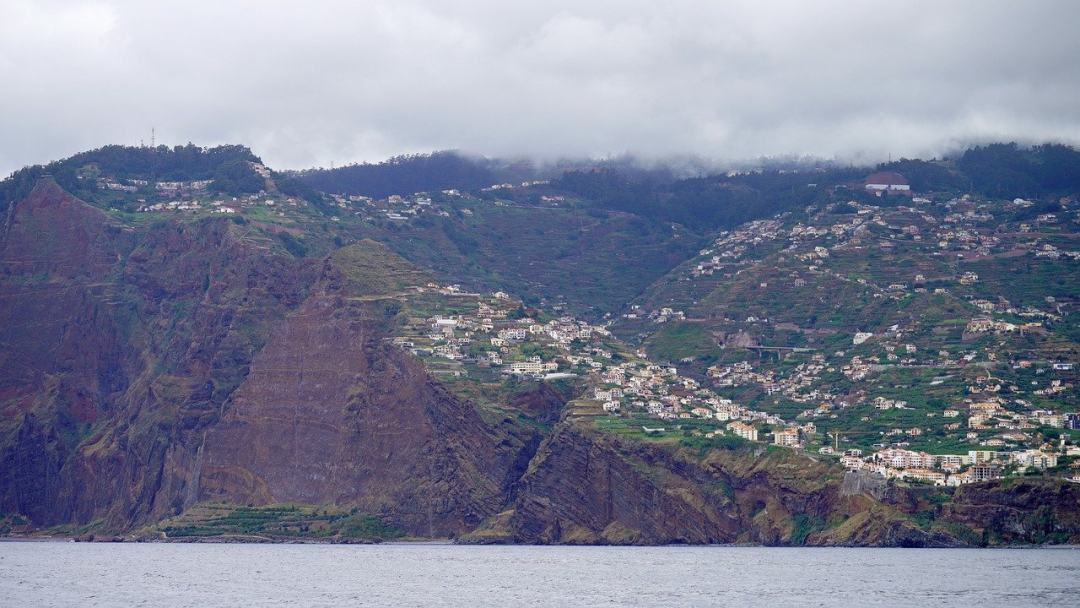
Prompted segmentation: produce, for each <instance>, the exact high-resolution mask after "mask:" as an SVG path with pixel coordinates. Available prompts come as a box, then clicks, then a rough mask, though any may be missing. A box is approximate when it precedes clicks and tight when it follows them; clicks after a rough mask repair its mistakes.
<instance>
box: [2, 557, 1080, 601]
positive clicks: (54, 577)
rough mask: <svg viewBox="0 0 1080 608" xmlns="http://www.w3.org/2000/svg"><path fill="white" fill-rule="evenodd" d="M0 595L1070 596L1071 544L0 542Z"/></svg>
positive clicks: (1074, 569) (1076, 581) (1079, 592)
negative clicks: (1013, 547) (953, 547)
mask: <svg viewBox="0 0 1080 608" xmlns="http://www.w3.org/2000/svg"><path fill="white" fill-rule="evenodd" d="M0 606H3V607H5V608H15V607H21V606H34V607H39V606H125V607H126V606H155V607H165V608H168V607H174V606H198V607H208V606H229V607H232V606H245V607H246V606H394V607H398V606H423V607H425V608H432V607H440V606H467V607H478V606H739V607H749V606H769V607H772V608H775V607H778V606H890V607H896V606H976V607H978V608H992V607H995V606H1018V607H1019V606H1023V607H1027V606H1071V607H1075V606H1080V550H1077V549H1016V550H942V549H938V550H933V549H929V550H920V549H780V548H754V547H656V548H616V547H504V546H497V547H467V546H452V545H381V546H374V545H366V546H360V545H215V544H204V545H195V544H192V545H186V544H82V543H59V542H3V543H0Z"/></svg>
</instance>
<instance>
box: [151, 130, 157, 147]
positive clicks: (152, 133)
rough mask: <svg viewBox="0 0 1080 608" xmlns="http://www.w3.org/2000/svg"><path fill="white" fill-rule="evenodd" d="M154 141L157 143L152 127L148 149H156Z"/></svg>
mask: <svg viewBox="0 0 1080 608" xmlns="http://www.w3.org/2000/svg"><path fill="white" fill-rule="evenodd" d="M156 141H157V137H156V133H155V129H154V127H150V147H151V148H156V147H157V144H156V143H155V142H156Z"/></svg>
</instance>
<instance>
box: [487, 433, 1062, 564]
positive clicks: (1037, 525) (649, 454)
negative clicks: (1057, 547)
mask: <svg viewBox="0 0 1080 608" xmlns="http://www.w3.org/2000/svg"><path fill="white" fill-rule="evenodd" d="M1078 514H1080V487H1077V486H1076V484H1068V483H1064V482H1060V481H1055V480H1042V479H1040V480H1034V479H1032V480H1020V481H1017V482H1015V483H1012V484H1008V483H1006V484H1002V483H999V482H988V483H983V484H976V485H971V486H967V487H964V488H961V489H959V490H957V491H956V493H955V496H954V495H953V494H952V492H951V490H946V489H943V488H902V487H898V486H895V485H890V484H888V483H886V482H885V480H883V479H880V478H874V477H870V476H868V475H863V474H859V473H844V472H843V471H842V470H838V469H837V468H836V467H835V466H834V465H828V464H825V463H821V462H816V461H814V460H812V459H810V458H808V457H806V456H803V455H798V454H795V453H794V452H791V451H789V450H780V449H775V448H773V449H767V448H764V447H760V448H757V449H756V451H751V449H748V448H747V449H713V450H698V449H690V448H686V447H679V446H677V445H656V444H653V445H650V444H641V443H634V442H626V441H622V440H619V439H616V438H614V437H612V436H609V435H604V434H599V433H595V432H592V431H588V430H585V429H582V428H579V427H575V426H574V425H572V424H564V425H562V426H560V427H559V428H558V429H557V430H556V431H555V433H553V434H552V436H551V437H550V438H549V439H548V440H547V441H546V442H545V443H544V444H543V445H542V446H541V447H540V450H539V451H538V452H537V456H536V457H535V459H534V460H533V462H532V463H531V464H530V467H529V470H528V472H527V473H526V474H525V475H524V476H523V477H522V480H521V483H520V486H519V488H518V493H517V499H516V501H515V502H514V503H513V504H512V505H511V509H510V510H508V511H506V512H504V513H502V514H500V515H499V516H498V517H496V518H492V520H490V521H489V522H487V524H486V525H485V526H484V527H482V528H481V530H479V531H478V533H477V534H476V535H474V537H473V538H472V539H471V540H474V541H477V542H492V541H516V542H526V543H570V544H575V543H612V544H669V543H733V542H734V543H761V544H766V545H819V546H888V547H961V546H985V545H996V544H1009V543H1016V542H1028V543H1042V542H1072V543H1076V542H1078V541H1080V521H1078V519H1077V517H1078Z"/></svg>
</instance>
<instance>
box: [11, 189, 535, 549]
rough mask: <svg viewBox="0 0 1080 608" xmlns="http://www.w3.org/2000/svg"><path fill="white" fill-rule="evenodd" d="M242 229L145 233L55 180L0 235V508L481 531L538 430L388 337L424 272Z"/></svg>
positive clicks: (76, 515) (73, 516)
mask: <svg viewBox="0 0 1080 608" xmlns="http://www.w3.org/2000/svg"><path fill="white" fill-rule="evenodd" d="M274 245H275V243H274V241H273V240H272V239H268V238H267V237H266V236H265V235H264V234H262V233H260V231H259V230H257V229H255V228H254V227H252V226H250V225H241V224H236V223H234V222H231V221H229V220H225V219H222V220H214V221H205V220H204V221H201V222H182V221H166V222H160V223H158V224H154V225H149V226H140V227H139V228H138V229H132V228H129V227H124V226H123V225H121V224H120V223H119V222H116V221H113V220H112V219H111V218H110V217H109V216H108V215H107V214H106V213H104V212H102V211H100V210H98V209H96V208H93V207H91V206H89V205H86V204H85V203H83V202H81V201H79V200H77V199H75V198H73V197H71V196H70V195H68V194H66V193H64V192H63V191H62V190H61V189H60V188H59V187H57V186H56V185H55V184H54V183H52V182H48V181H45V182H42V183H41V184H39V185H38V187H37V188H36V189H35V190H34V191H33V193H32V194H31V195H30V196H29V197H28V198H27V199H26V200H24V201H22V202H20V203H19V204H17V205H16V206H15V207H14V208H12V209H11V210H10V213H9V217H8V218H6V221H5V224H4V233H3V241H2V243H0V246H2V247H0V264H2V265H0V268H2V269H3V270H2V272H3V274H2V275H0V280H2V286H0V344H3V345H4V348H2V349H0V362H2V366H0V407H2V410H0V412H2V417H0V512H8V513H19V514H22V515H25V516H27V517H29V518H30V519H31V520H32V521H33V522H34V523H35V524H37V525H54V524H61V523H76V524H86V523H90V522H96V524H97V525H100V526H104V527H106V528H111V529H129V528H131V527H134V526H137V525H139V524H143V523H147V522H153V521H156V520H158V519H161V518H162V517H166V516H170V515H175V514H177V513H179V512H181V511H183V510H184V509H185V508H187V507H189V506H191V505H192V504H194V503H196V502H198V501H200V500H213V501H224V502H229V503H233V504H266V503H272V502H300V503H306V504H334V505H343V506H349V507H356V508H358V509H360V510H361V511H364V512H368V513H374V514H379V515H382V516H384V517H385V519H387V520H389V521H391V522H393V523H394V524H395V525H397V526H399V527H401V528H403V529H404V530H406V531H407V532H410V533H413V534H417V535H430V536H447V535H454V534H458V533H460V532H463V531H466V530H468V529H471V527H473V526H474V525H475V524H476V523H477V522H479V521H481V520H482V519H483V518H485V517H487V516H489V515H491V514H492V513H494V512H496V511H497V510H498V509H499V508H500V507H501V506H502V505H503V504H504V502H505V496H506V494H507V492H508V491H509V485H510V483H511V482H512V481H513V480H515V479H516V478H517V477H518V476H519V475H520V473H521V471H522V470H523V468H524V466H525V464H526V463H527V462H528V458H529V456H530V455H531V450H533V449H535V446H536V444H537V443H538V438H536V437H534V436H533V433H534V432H533V431H523V430H520V429H519V428H518V427H517V426H515V425H513V424H510V423H508V422H507V423H504V424H501V425H497V426H491V425H488V424H485V423H484V422H483V421H482V420H481V419H480V417H479V416H478V415H477V413H476V411H475V409H474V408H473V407H472V406H471V405H469V404H466V403H463V402H462V401H460V400H459V399H456V398H454V397H453V396H452V395H450V394H449V393H448V392H447V391H446V390H445V389H443V388H442V387H441V386H440V385H439V384H438V383H436V382H434V381H433V380H432V379H431V378H430V377H429V376H428V375H427V373H426V372H425V370H424V368H423V366H422V365H420V364H419V363H418V362H417V361H415V360H414V359H412V358H410V357H408V356H406V355H405V353H404V352H403V351H401V350H400V349H397V348H394V347H391V346H390V345H388V344H386V343H384V338H385V337H386V335H385V330H386V327H387V324H388V323H389V322H390V320H391V319H392V317H393V315H394V314H395V311H396V309H397V307H398V304H397V300H396V299H395V295H396V292H398V291H400V290H402V289H404V288H405V287H407V286H408V285H409V284H415V282H416V281H418V280H420V279H422V278H423V277H424V276H425V275H423V273H421V272H420V271H418V270H417V269H415V268H412V267H410V266H409V265H408V264H407V263H406V262H404V260H401V259H400V258H397V257H396V256H393V255H392V254H390V253H389V252H388V251H387V250H385V248H382V247H381V246H380V245H378V244H377V243H372V242H364V243H360V244H358V245H354V246H350V247H347V248H344V249H341V250H339V251H338V252H335V254H334V255H332V256H330V257H329V258H327V259H325V260H305V259H296V258H293V257H292V256H291V255H288V254H287V253H285V252H284V251H281V250H280V248H277V247H275V246H274Z"/></svg>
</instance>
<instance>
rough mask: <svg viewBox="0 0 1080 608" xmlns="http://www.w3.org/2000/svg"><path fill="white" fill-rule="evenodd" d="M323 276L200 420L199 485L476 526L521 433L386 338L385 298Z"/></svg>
mask: <svg viewBox="0 0 1080 608" xmlns="http://www.w3.org/2000/svg"><path fill="white" fill-rule="evenodd" d="M327 275H328V276H327V277H324V278H325V279H326V280H325V281H324V287H321V288H320V293H318V294H316V295H313V296H311V297H310V298H308V300H307V301H305V302H304V304H303V305H301V306H300V308H299V309H298V310H297V311H296V312H295V313H293V314H292V315H290V316H289V317H288V318H286V319H285V320H284V321H283V322H282V323H281V324H280V325H279V326H278V328H277V329H275V331H274V332H273V334H272V335H271V337H270V340H269V341H268V342H267V344H266V346H265V347H264V348H263V349H262V351H261V352H260V353H259V355H258V356H257V357H256V358H255V361H254V362H253V364H252V370H251V373H250V374H249V375H248V377H247V378H246V380H245V381H244V382H243V384H241V386H240V387H239V389H237V391H236V393H235V394H234V396H233V398H232V400H231V403H230V407H229V410H228V412H227V413H226V414H225V416H224V417H223V419H222V421H221V423H220V424H217V425H215V426H214V427H213V428H211V429H209V430H208V431H207V435H206V442H205V445H204V451H203V453H202V454H201V455H200V458H199V467H198V470H199V471H200V472H201V479H200V483H199V492H198V495H199V497H200V498H201V499H206V500H224V501H229V502H239V503H241V504H247V503H250V504H270V503H280V502H296V503H304V504H335V505H352V506H355V507H358V508H359V509H361V510H362V511H364V512H367V513H374V514H380V515H382V516H384V517H385V518H386V519H388V520H391V521H393V522H394V523H395V524H397V525H399V526H400V527H402V528H403V529H405V530H406V531H408V532H410V533H413V534H417V535H423V536H436V537H445V536H449V535H456V534H460V533H462V532H465V531H467V530H471V529H472V528H473V527H475V526H476V525H477V524H478V523H479V522H480V521H481V520H482V519H484V518H486V517H488V516H490V515H492V514H493V513H495V512H497V511H498V510H499V508H500V507H501V506H502V504H503V502H504V501H505V495H506V493H507V491H508V484H509V481H510V480H513V479H515V478H516V477H517V475H519V474H520V471H516V470H515V467H518V468H520V467H521V466H522V465H521V464H518V461H519V459H520V458H521V452H522V451H523V450H525V449H527V445H528V444H529V440H530V437H529V435H528V433H519V432H518V431H517V430H516V429H515V428H514V427H513V426H506V425H504V426H503V427H502V428H495V427H490V426H488V425H487V424H486V423H485V422H484V421H483V420H481V418H480V416H479V415H478V414H477V412H476V410H475V409H474V408H473V407H472V406H470V405H468V404H466V403H463V402H461V401H459V400H458V399H456V398H455V397H454V396H452V395H451V394H450V393H449V392H448V391H446V390H445V389H444V388H443V387H441V386H440V385H439V384H437V383H436V382H434V381H433V380H432V379H431V378H430V377H428V375H427V373H426V371H425V370H424V368H423V365H422V364H421V363H419V362H418V361H416V360H415V359H413V358H411V357H410V356H408V355H406V354H405V353H404V351H402V350H401V349H399V348H396V347H393V346H391V345H389V344H388V343H387V342H386V335H385V332H384V330H383V327H384V326H385V319H384V318H383V317H384V316H385V315H386V314H388V312H387V308H386V305H387V303H388V302H389V300H385V299H380V298H378V297H374V298H370V297H369V298H365V297H364V296H361V295H358V294H356V293H352V294H350V293H349V292H348V290H344V291H341V290H336V289H332V288H331V289H327V288H326V287H325V285H341V284H343V283H344V282H343V281H340V280H338V278H337V276H336V275H337V269H335V268H330V269H329V270H328V272H327ZM334 292H336V293H334ZM519 435H520V436H519ZM527 456H528V455H527V454H526V455H525V459H526V461H527Z"/></svg>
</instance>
